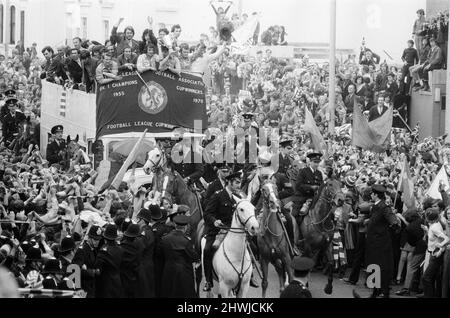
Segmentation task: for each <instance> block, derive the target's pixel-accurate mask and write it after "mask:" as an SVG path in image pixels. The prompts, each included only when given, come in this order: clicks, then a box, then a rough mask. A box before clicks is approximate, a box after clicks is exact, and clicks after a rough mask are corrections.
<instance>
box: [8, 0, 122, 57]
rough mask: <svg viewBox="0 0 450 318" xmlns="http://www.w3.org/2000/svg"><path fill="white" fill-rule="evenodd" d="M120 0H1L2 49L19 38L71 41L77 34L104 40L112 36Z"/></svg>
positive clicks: (28, 42) (41, 41) (41, 43)
mask: <svg viewBox="0 0 450 318" xmlns="http://www.w3.org/2000/svg"><path fill="white" fill-rule="evenodd" d="M115 2H116V0H0V52H2V53H3V52H5V49H6V45H7V44H9V46H8V51H9V53H10V52H11V51H10V50H11V49H13V48H14V47H15V46H16V45H17V44H18V41H21V43H23V44H24V46H25V47H30V46H31V45H32V44H33V43H37V45H38V48H39V49H40V48H43V47H44V46H46V45H51V46H53V47H54V46H57V45H62V44H71V43H72V39H73V38H74V37H80V38H83V39H88V38H89V39H95V40H97V41H100V42H104V41H105V40H106V39H108V38H109V34H110V30H111V28H112V25H113V24H114V22H112V17H113V13H114V10H115Z"/></svg>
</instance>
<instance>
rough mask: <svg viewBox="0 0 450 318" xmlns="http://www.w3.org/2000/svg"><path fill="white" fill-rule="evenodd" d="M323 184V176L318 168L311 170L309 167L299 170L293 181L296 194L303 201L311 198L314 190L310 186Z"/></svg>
mask: <svg viewBox="0 0 450 318" xmlns="http://www.w3.org/2000/svg"><path fill="white" fill-rule="evenodd" d="M322 184H323V176H322V173H321V172H320V171H319V170H316V171H315V172H314V173H313V172H312V170H311V168H310V167H306V168H303V169H302V170H300V172H299V174H298V177H297V180H296V182H295V191H296V194H295V195H297V196H299V197H302V198H303V199H304V201H306V200H307V199H313V198H314V195H315V191H314V190H313V189H312V188H311V187H312V186H319V187H320V186H321V185H322Z"/></svg>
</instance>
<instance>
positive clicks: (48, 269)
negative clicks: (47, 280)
mask: <svg viewBox="0 0 450 318" xmlns="http://www.w3.org/2000/svg"><path fill="white" fill-rule="evenodd" d="M60 273H63V269H62V265H61V262H60V261H59V260H57V259H55V258H52V259H49V260H48V261H47V262H46V263H45V265H44V269H43V270H42V274H60Z"/></svg>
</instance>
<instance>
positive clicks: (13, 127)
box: [2, 97, 26, 145]
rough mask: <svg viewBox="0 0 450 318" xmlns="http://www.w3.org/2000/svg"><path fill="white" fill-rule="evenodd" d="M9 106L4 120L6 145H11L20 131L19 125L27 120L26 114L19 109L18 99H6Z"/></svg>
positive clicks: (3, 128)
mask: <svg viewBox="0 0 450 318" xmlns="http://www.w3.org/2000/svg"><path fill="white" fill-rule="evenodd" d="M5 106H6V107H7V108H8V111H7V112H6V114H5V116H4V117H3V120H2V125H3V127H2V130H3V137H4V140H5V145H9V144H10V143H11V142H12V141H13V140H14V138H15V137H17V135H18V133H19V125H20V124H21V123H22V122H24V121H25V120H26V117H25V115H24V114H23V113H22V112H21V111H20V110H18V109H17V106H18V100H17V98H15V97H11V98H8V99H7V100H6V101H5Z"/></svg>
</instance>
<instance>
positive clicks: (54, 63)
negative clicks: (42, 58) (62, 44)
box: [41, 54, 67, 83]
mask: <svg viewBox="0 0 450 318" xmlns="http://www.w3.org/2000/svg"><path fill="white" fill-rule="evenodd" d="M42 68H43V70H44V73H43V74H42V75H41V79H44V78H45V79H47V81H48V82H53V83H54V82H55V77H61V78H62V79H63V80H64V81H65V80H67V74H66V70H65V66H64V63H63V57H62V55H60V54H57V55H54V56H53V57H52V58H51V59H50V60H47V61H46V62H45V64H44V65H43V66H42Z"/></svg>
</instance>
